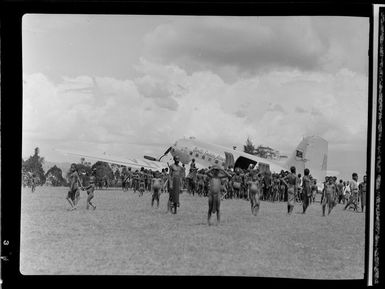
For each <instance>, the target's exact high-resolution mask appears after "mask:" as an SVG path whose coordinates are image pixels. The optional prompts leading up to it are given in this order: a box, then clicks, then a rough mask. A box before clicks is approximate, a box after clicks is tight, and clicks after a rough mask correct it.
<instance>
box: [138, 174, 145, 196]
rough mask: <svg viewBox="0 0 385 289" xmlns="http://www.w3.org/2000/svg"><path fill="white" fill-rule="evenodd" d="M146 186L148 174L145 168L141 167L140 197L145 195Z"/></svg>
mask: <svg viewBox="0 0 385 289" xmlns="http://www.w3.org/2000/svg"><path fill="white" fill-rule="evenodd" d="M145 186H146V175H145V172H144V168H143V167H142V168H140V172H139V197H141V196H143V193H144V190H145Z"/></svg>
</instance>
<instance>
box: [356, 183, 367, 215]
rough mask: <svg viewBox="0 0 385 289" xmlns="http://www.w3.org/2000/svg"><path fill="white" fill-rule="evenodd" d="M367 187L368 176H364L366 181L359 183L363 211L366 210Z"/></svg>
mask: <svg viewBox="0 0 385 289" xmlns="http://www.w3.org/2000/svg"><path fill="white" fill-rule="evenodd" d="M366 187H367V183H366V176H364V181H363V182H362V183H360V184H359V185H358V190H359V191H360V195H361V212H364V209H365V205H366Z"/></svg>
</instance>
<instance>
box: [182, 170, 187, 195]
mask: <svg viewBox="0 0 385 289" xmlns="http://www.w3.org/2000/svg"><path fill="white" fill-rule="evenodd" d="M185 187H186V168H185V166H184V164H182V189H185Z"/></svg>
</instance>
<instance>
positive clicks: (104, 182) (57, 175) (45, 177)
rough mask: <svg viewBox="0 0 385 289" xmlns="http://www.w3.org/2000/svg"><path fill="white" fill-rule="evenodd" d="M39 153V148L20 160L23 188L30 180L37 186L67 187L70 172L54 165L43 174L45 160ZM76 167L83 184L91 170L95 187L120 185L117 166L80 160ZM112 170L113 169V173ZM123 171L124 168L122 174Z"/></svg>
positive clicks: (119, 173)
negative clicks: (93, 171) (25, 158)
mask: <svg viewBox="0 0 385 289" xmlns="http://www.w3.org/2000/svg"><path fill="white" fill-rule="evenodd" d="M39 152H40V151H39V148H38V147H37V148H35V150H34V154H33V155H32V156H30V157H29V158H28V159H27V160H24V159H22V178H23V179H22V183H23V186H29V185H30V184H31V182H32V180H34V182H35V184H37V185H51V186H55V187H59V186H67V185H68V177H69V174H70V171H69V170H68V171H67V172H63V171H62V169H60V168H59V167H57V166H56V165H54V166H53V167H51V168H49V169H48V170H47V172H45V171H44V168H43V164H44V161H45V160H44V157H41V156H40V155H39ZM76 166H77V168H78V172H79V176H80V178H81V180H82V182H83V184H86V183H88V180H89V176H90V175H91V172H92V170H93V169H95V177H96V185H97V186H98V187H100V188H102V187H110V186H119V185H120V183H121V177H122V175H123V174H121V172H120V167H119V166H113V165H112V166H110V165H109V164H108V163H106V162H101V161H97V162H96V163H94V164H91V163H89V162H85V160H84V158H81V159H80V161H79V163H77V164H76ZM113 169H115V172H114V170H113ZM125 169H126V168H125V167H124V168H123V170H122V173H123V172H124V170H125Z"/></svg>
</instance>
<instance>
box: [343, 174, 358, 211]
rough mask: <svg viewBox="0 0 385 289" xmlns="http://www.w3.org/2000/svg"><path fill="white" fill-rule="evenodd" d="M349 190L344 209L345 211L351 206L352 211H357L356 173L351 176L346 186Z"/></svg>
mask: <svg viewBox="0 0 385 289" xmlns="http://www.w3.org/2000/svg"><path fill="white" fill-rule="evenodd" d="M348 186H349V188H350V198H349V200H348V202H347V204H346V206H345V208H344V210H346V209H347V208H348V207H350V206H353V208H354V211H357V210H358V204H357V198H358V175H357V173H353V174H352V180H351V181H350V182H349V184H348Z"/></svg>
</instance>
